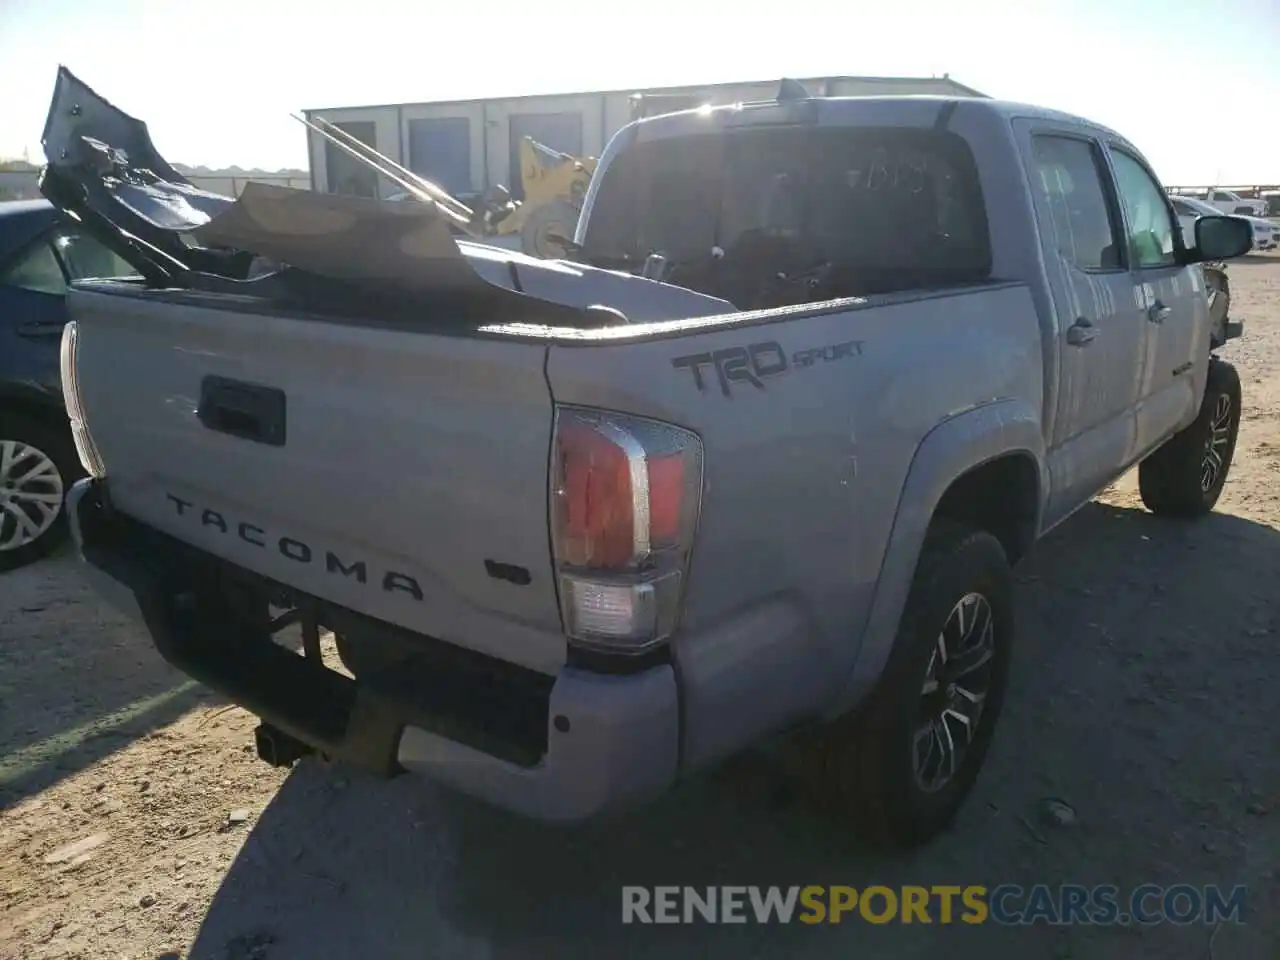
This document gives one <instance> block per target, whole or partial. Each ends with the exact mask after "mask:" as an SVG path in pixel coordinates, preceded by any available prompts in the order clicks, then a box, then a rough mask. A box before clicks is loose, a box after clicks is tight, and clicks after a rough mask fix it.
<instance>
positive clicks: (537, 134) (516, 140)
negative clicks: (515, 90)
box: [507, 110, 582, 200]
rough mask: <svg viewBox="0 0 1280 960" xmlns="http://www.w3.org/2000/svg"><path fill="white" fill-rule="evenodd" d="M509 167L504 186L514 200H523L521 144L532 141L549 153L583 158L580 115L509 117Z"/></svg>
mask: <svg viewBox="0 0 1280 960" xmlns="http://www.w3.org/2000/svg"><path fill="white" fill-rule="evenodd" d="M510 130H511V167H510V174H509V177H510V180H511V182H510V183H508V184H507V186H508V188H509V189H510V190H511V195H512V196H513V197H515V198H516V199H517V200H519V199H521V198H523V197H524V190H523V188H522V187H521V184H520V140H521V138H523V137H533V139H535V140H537V141H538V142H539V143H544V144H546V145H547V146H548V147H550V148H551V149H552V150H559V151H560V152H562V153H571V154H573V155H574V156H575V157H580V156H582V114H581V113H580V112H579V111H577V110H574V111H570V112H568V113H513V114H512V115H511V125H510Z"/></svg>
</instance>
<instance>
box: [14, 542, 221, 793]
mask: <svg viewBox="0 0 1280 960" xmlns="http://www.w3.org/2000/svg"><path fill="white" fill-rule="evenodd" d="M0 587H2V588H3V590H4V594H3V596H4V597H5V601H6V602H5V608H4V609H2V610H0V809H4V808H5V807H7V806H9V805H11V804H13V803H16V802H17V801H18V800H20V799H21V798H22V797H25V796H29V795H31V794H33V793H37V792H39V791H41V790H44V789H45V788H46V787H48V786H50V785H51V784H53V783H56V782H57V781H58V780H60V779H62V778H63V777H65V776H68V775H70V774H72V773H74V772H76V771H78V770H82V769H84V768H85V767H87V766H89V765H91V764H93V763H94V762H96V761H97V760H100V759H101V758H103V757H105V756H107V755H108V754H111V753H113V752H115V751H116V750H119V749H120V748H122V747H124V746H126V745H128V744H129V743H130V742H132V741H133V740H135V739H137V738H138V737H140V736H142V735H144V734H145V733H147V732H148V731H150V730H153V729H155V728H156V727H160V726H163V725H165V724H167V723H171V722H172V721H174V720H176V719H177V718H178V717H180V716H182V714H184V713H186V712H187V711H188V710H190V709H192V708H193V707H195V706H197V705H199V704H201V703H212V702H217V700H216V698H215V697H214V696H213V695H212V694H211V693H209V692H208V691H207V690H205V689H204V688H202V687H199V686H197V685H196V684H195V683H192V682H190V681H189V680H187V678H186V677H184V676H183V675H182V674H180V673H179V672H178V671H176V670H174V669H172V668H171V667H169V665H168V664H166V663H165V662H164V660H162V659H161V657H160V655H159V654H158V653H156V651H155V649H154V648H153V647H152V645H151V642H150V640H149V639H148V637H147V634H146V633H145V631H142V630H139V629H138V626H137V624H135V623H133V622H131V621H129V620H127V619H125V618H124V617H122V616H120V615H118V614H115V613H114V612H113V611H111V610H110V608H108V607H107V606H106V605H105V604H103V603H102V602H101V600H100V599H99V598H97V597H96V596H95V595H94V594H93V593H92V591H91V590H90V588H89V586H88V585H87V584H86V583H84V582H82V581H81V580H80V575H79V572H78V569H77V561H76V559H75V557H74V556H73V555H72V554H71V551H70V550H66V551H63V552H62V553H60V554H59V555H57V556H55V557H51V558H49V559H47V560H44V561H41V562H39V563H36V564H33V565H32V566H29V567H24V568H22V569H19V570H13V571H9V572H8V573H5V574H4V580H3V583H0ZM86 621H88V623H86ZM72 623H74V624H75V627H74V628H69V624H72ZM86 637H91V638H92V641H93V642H85V638H86Z"/></svg>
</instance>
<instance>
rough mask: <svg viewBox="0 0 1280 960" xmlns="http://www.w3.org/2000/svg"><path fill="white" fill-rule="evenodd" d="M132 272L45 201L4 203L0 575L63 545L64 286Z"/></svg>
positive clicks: (70, 470) (68, 474)
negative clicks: (61, 358) (61, 364)
mask: <svg viewBox="0 0 1280 960" xmlns="http://www.w3.org/2000/svg"><path fill="white" fill-rule="evenodd" d="M134 272H135V271H134V270H133V269H132V268H130V267H129V266H128V265H127V264H125V262H124V261H123V260H121V259H120V258H119V257H117V256H116V255H115V254H114V253H112V252H111V251H110V250H108V249H107V248H106V247H104V246H103V245H102V244H100V243H99V242H98V241H96V240H94V239H93V238H92V237H89V236H88V235H86V234H85V233H83V232H82V231H81V230H80V229H79V228H78V226H77V224H76V223H75V221H73V220H70V219H68V218H67V217H66V216H65V215H63V214H62V213H60V212H59V211H58V210H56V209H55V208H54V207H53V206H52V205H51V204H49V203H48V202H47V201H44V200H18V201H10V202H6V203H0V570H9V569H12V568H14V567H18V566H22V565H23V564H26V563H30V562H31V561H33V560H35V559H37V558H38V557H41V556H44V555H45V554H46V553H48V552H49V551H50V550H52V549H53V548H54V547H56V546H57V545H58V544H59V543H60V542H61V540H62V539H63V537H64V536H65V535H66V524H65V522H64V518H63V511H62V497H63V491H65V490H66V489H67V488H68V487H70V485H71V483H72V482H73V481H74V480H76V479H78V478H79V477H80V475H81V470H80V464H79V459H78V457H77V456H76V452H75V444H74V443H73V442H72V439H71V429H70V427H69V425H68V423H67V414H66V411H65V409H64V407H63V404H62V388H61V384H60V378H59V372H58V357H59V345H60V340H61V337H62V328H63V326H64V324H66V322H67V319H68V317H67V298H66V294H67V287H68V284H69V283H70V282H71V281H72V280H80V279H85V278H88V277H113V276H114V277H118V276H123V275H128V274H132V273H134Z"/></svg>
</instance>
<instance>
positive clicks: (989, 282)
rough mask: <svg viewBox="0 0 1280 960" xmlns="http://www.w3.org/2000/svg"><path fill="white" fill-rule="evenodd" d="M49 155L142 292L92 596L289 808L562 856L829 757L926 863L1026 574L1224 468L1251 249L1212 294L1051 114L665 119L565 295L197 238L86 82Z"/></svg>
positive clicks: (427, 218) (818, 769) (93, 322)
mask: <svg viewBox="0 0 1280 960" xmlns="http://www.w3.org/2000/svg"><path fill="white" fill-rule="evenodd" d="M45 153H46V155H47V156H48V157H49V158H50V160H49V165H48V168H47V170H46V172H45V175H44V181H43V188H44V191H45V193H46V195H47V196H48V197H49V198H50V199H51V200H53V201H54V202H55V203H57V204H59V205H60V206H62V207H63V208H65V209H66V210H67V211H68V212H69V213H70V214H72V215H73V216H76V217H78V218H79V219H80V220H81V221H82V222H83V223H84V225H85V227H86V229H89V230H91V231H93V232H94V233H95V234H96V235H98V236H99V237H100V239H102V240H103V242H105V243H108V244H109V245H111V246H112V248H113V249H115V250H116V251H117V252H118V253H119V254H120V255H121V256H123V257H125V258H126V259H128V260H129V261H130V262H131V263H132V264H133V265H134V266H136V268H137V269H138V271H139V273H140V274H141V277H142V279H136V280H132V281H129V280H121V281H93V282H86V283H82V284H79V285H77V286H76V288H75V289H74V290H73V292H72V293H71V299H70V309H71V315H72V322H71V323H70V324H69V325H68V327H67V329H66V334H65V337H64V341H63V365H64V366H63V381H64V388H65V393H66V400H67V407H68V410H69V415H70V418H71V421H72V427H73V431H74V435H75V437H76V442H77V444H78V448H79V453H80V457H81V459H82V461H83V465H84V467H85V469H86V470H87V471H88V472H89V474H90V475H91V476H90V477H89V478H87V479H86V480H84V481H82V482H81V483H79V484H77V485H76V486H75V487H74V489H73V491H72V493H71V495H70V498H69V507H68V509H69V514H70V517H71V520H72V526H73V532H74V535H75V537H76V540H77V543H78V545H79V549H80V551H81V554H82V556H83V559H84V561H85V569H86V571H87V572H88V573H89V574H91V575H92V576H93V577H94V578H95V580H96V581H98V583H99V584H100V588H101V589H102V590H103V591H104V592H106V593H107V594H108V595H109V596H111V597H113V598H114V599H115V601H116V602H118V603H120V604H121V605H122V606H123V607H124V608H125V609H128V610H130V611H132V612H133V613H134V614H136V615H137V616H138V617H139V618H140V619H141V621H142V622H143V623H145V625H146V627H147V629H148V630H149V631H150V633H151V636H152V637H153V639H154V642H155V645H156V646H157V648H158V649H159V651H160V652H161V653H162V654H163V655H164V656H165V657H166V658H167V659H168V660H169V661H171V662H172V663H174V664H176V665H177V666H178V667H179V668H181V669H182V670H184V671H186V672H187V673H189V674H190V675H192V676H194V677H196V678H198V679H200V680H201V681H203V682H204V683H206V684H208V685H209V686H211V687H213V688H215V689H217V690H219V691H221V692H222V693H224V694H225V695H226V696H228V697H229V698H230V699H232V700H233V701H235V702H236V703H239V704H242V705H243V706H245V707H246V708H248V709H249V710H251V711H253V712H254V713H256V714H258V715H260V717H261V718H262V726H261V727H259V729H258V732H257V741H258V748H259V752H260V754H261V755H262V756H263V757H264V759H267V760H269V761H270V762H273V763H278V764H286V763H290V762H292V761H293V760H295V759H296V758H298V757H300V756H302V755H304V754H306V753H308V752H318V753H322V754H324V755H327V756H329V757H331V758H336V759H339V760H343V761H348V762H352V763H355V764H360V765H363V766H364V767H367V768H369V769H372V770H375V771H378V772H380V773H383V774H387V775H390V774H393V773H400V772H405V771H407V772H409V773H413V774H420V775H423V776H424V777H427V778H429V779H431V780H433V781H436V782H439V783H443V784H447V785H449V786H450V787H453V788H456V789H457V790H460V791H463V792H465V793H468V794H471V795H473V796H475V797H479V798H483V799H484V800H486V801H489V802H492V803H494V804H497V805H499V806H501V807H505V808H507V809H510V810H513V811H517V812H519V813H521V814H524V815H528V816H531V817H537V818H542V819H547V820H554V821H577V820H582V819H586V818H589V817H594V816H598V815H602V814H609V813H614V812H616V811H620V810H624V809H627V808H631V807H634V806H636V805H638V804H641V803H644V802H645V801H648V800H651V799H653V798H655V797H657V796H658V795H659V794H661V793H662V792H663V791H665V790H667V789H668V788H669V787H671V786H672V785H673V784H674V783H676V782H677V781H679V780H680V779H681V778H684V777H687V776H689V775H691V774H694V773H695V772H697V771H700V770H703V769H705V768H707V767H709V766H710V765H712V764H715V763H716V762H718V761H720V760H722V759H724V758H726V757H728V756H730V755H733V754H735V753H737V752H740V751H742V750H744V749H746V748H749V747H751V746H752V745H756V744H759V743H761V742H763V741H765V740H766V739H767V738H772V737H774V736H775V735H779V734H788V733H792V732H796V731H806V733H805V737H804V739H805V740H806V742H807V744H808V745H809V746H814V745H816V746H815V747H814V754H813V755H814V756H816V758H817V760H816V762H813V763H809V764H806V768H807V769H809V770H810V771H811V772H812V773H813V775H814V778H815V782H816V783H817V784H818V785H819V787H820V788H821V789H822V790H823V791H824V792H825V794H826V796H828V797H829V798H832V799H834V800H835V801H836V803H837V807H838V808H839V809H842V810H843V811H844V812H845V813H846V814H847V816H848V817H849V820H850V821H851V822H852V823H855V824H856V825H857V826H858V827H860V828H861V829H863V830H865V831H866V832H867V833H868V835H870V836H872V837H878V838H882V839H884V840H887V841H890V842H893V843H897V844H903V845H909V844H914V843H920V842H923V841H925V840H926V839H928V838H929V837H931V836H933V835H934V834H936V833H937V832H938V831H939V830H941V829H942V828H943V827H944V826H945V825H946V824H947V823H948V822H949V820H950V819H951V817H952V816H953V814H954V813H955V811H956V810H957V808H958V807H959V806H960V804H961V803H962V802H963V800H964V798H965V796H966V795H967V794H968V792H969V791H970V788H971V787H972V785H973V783H974V780H975V777H976V776H977V774H978V771H979V769H980V766H981V764H982V762H983V758H984V756H985V754H986V752H987V747H988V744H989V743H990V741H991V737H992V733H993V730H994V728H995V726H996V720H997V716H998V714H999V713H1000V708H1001V702H1002V700H1003V699H1004V695H1005V689H1006V684H1007V683H1008V677H1009V664H1010V657H1011V656H1012V654H1013V652H1014V649H1015V647H1016V637H1015V629H1014V618H1013V599H1012V592H1013V584H1012V578H1011V574H1010V568H1011V565H1013V564H1015V563H1017V562H1018V561H1019V560H1020V559H1021V558H1022V557H1023V556H1024V555H1025V554H1026V553H1027V551H1028V550H1029V549H1030V548H1031V546H1032V544H1033V543H1034V542H1035V541H1036V540H1037V539H1038V538H1039V537H1040V536H1042V535H1043V534H1044V533H1045V532H1046V531H1048V530H1051V529H1053V528H1054V527H1055V526H1056V525H1058V524H1059V523H1061V522H1062V521H1063V520H1065V519H1066V518H1067V517H1068V516H1070V515H1071V514H1072V512H1073V511H1075V510H1076V509H1077V508H1078V507H1080V506H1081V505H1082V504H1084V503H1086V502H1087V501H1088V500H1089V499H1090V498H1091V497H1092V496H1093V495H1094V494H1095V493H1097V492H1098V491H1099V490H1100V489H1102V488H1103V487H1105V486H1106V485H1107V484H1108V483H1110V482H1111V481H1112V480H1114V479H1116V478H1117V477H1118V476H1120V475H1121V474H1122V473H1124V472H1125V471H1126V470H1128V469H1129V468H1130V467H1131V466H1133V465H1134V464H1140V467H1139V471H1140V472H1139V477H1140V481H1141V492H1142V497H1143V500H1144V502H1145V503H1146V504H1147V506H1148V507H1149V508H1150V509H1151V510H1153V511H1154V512H1156V513H1158V514H1163V515H1167V516H1170V517H1194V516H1197V515H1201V514H1204V513H1206V512H1207V511H1209V510H1211V509H1212V508H1213V506H1214V504H1215V503H1216V501H1217V500H1218V497H1219V494H1220V493H1221V491H1222V488H1223V484H1224V483H1225V481H1226V478H1227V472H1228V470H1229V468H1230V465H1231V459H1232V453H1233V449H1234V446H1235V442H1236V431H1237V427H1238V424H1239V421H1240V385H1239V379H1238V377H1237V375H1236V373H1235V371H1234V369H1233V368H1232V367H1231V366H1230V365H1229V364H1227V363H1225V362H1222V361H1220V360H1218V359H1215V358H1214V357H1212V356H1211V352H1212V351H1213V350H1214V349H1215V348H1216V347H1220V346H1221V345H1222V343H1223V341H1224V339H1225V337H1226V336H1227V334H1228V331H1225V330H1216V331H1215V330H1213V329H1211V322H1210V315H1209V311H1208V305H1207V298H1206V290H1205V283H1204V278H1203V275H1202V271H1201V268H1200V264H1201V263H1202V262H1204V261H1207V260H1217V259H1224V258H1229V257H1233V256H1236V255H1239V254H1241V253H1243V252H1245V251H1246V250H1247V249H1248V247H1249V244H1250V242H1251V231H1250V228H1249V225H1248V223H1247V222H1245V221H1243V220H1238V219H1235V218H1232V217H1202V218H1201V219H1200V220H1199V221H1197V223H1196V228H1195V246H1194V247H1190V248H1189V247H1187V246H1186V245H1185V243H1184V240H1183V237H1182V233H1181V231H1180V230H1179V229H1178V225H1177V220H1176V219H1175V217H1174V215H1173V211H1172V209H1171V208H1170V205H1169V201H1168V199H1167V198H1166V196H1165V192H1164V190H1163V189H1162V188H1161V185H1160V183H1159V181H1158V180H1157V179H1156V177H1155V176H1154V175H1153V174H1152V173H1151V171H1150V168H1149V167H1148V165H1147V163H1146V162H1145V161H1144V159H1143V157H1142V155H1141V154H1140V153H1139V152H1138V151H1137V149H1136V148H1135V147H1133V146H1132V145H1131V144H1129V143H1128V142H1126V141H1125V140H1124V139H1123V138H1122V137H1121V136H1119V135H1118V134H1116V133H1114V132H1112V131H1110V130H1107V129H1104V128H1102V127H1100V126H1097V125H1095V124H1092V123H1089V122H1087V121H1085V120H1081V119H1079V118H1076V117H1072V116H1067V115H1064V114H1061V113H1056V112H1052V111H1049V110H1044V109H1038V108H1033V107H1027V106H1020V105H1017V104H1011V103H1004V102H998V101H992V100H985V99H972V100H952V99H940V98H920V97H907V98H895V97H874V98H855V99H812V98H809V97H808V96H807V95H805V94H804V93H803V91H799V90H797V89H796V87H795V86H794V85H792V84H788V83H784V84H783V87H782V90H781V92H780V94H779V97H778V98H777V99H776V100H773V101H768V102H759V103H744V104H739V105H736V106H728V107H721V108H716V109H709V110H694V111H687V112H682V113H676V114H671V115H665V116H657V117H651V118H647V119H643V120H640V121H637V122H634V123H632V124H630V125H629V126H627V127H625V128H624V129H622V130H621V131H620V132H619V133H618V134H617V135H616V136H615V137H614V138H613V139H612V141H611V142H610V143H609V145H608V148H607V150H606V151H605V152H604V155H603V157H602V159H601V162H600V166H599V168H598V171H597V173H596V175H595V176H594V177H593V178H592V183H591V186H590V189H589V192H588V195H587V197H586V200H585V204H584V208H583V211H582V215H581V220H580V222H579V224H578V226H577V230H576V234H575V236H574V238H573V241H572V243H571V245H570V249H571V250H572V256H571V257H570V258H569V259H568V260H564V261H538V260H534V259H531V258H528V257H523V256H521V255H519V254H516V253H513V252H510V251H503V250H495V249H492V248H487V247H484V246H483V245H480V244H473V243H469V242H467V241H465V240H455V239H454V237H453V236H452V235H451V233H450V230H449V227H448V223H447V221H448V216H447V212H446V211H445V210H444V209H443V208H442V207H441V206H440V205H438V204H434V203H431V202H425V203H421V204H418V203H414V204H394V203H380V202H378V201H374V200H364V199H357V198H351V197H336V196H326V195H320V194H315V193H309V192H302V191H287V190H279V189H271V188H266V187H254V186H251V187H250V188H248V189H247V190H246V191H245V193H244V194H243V196H241V197H240V199H238V200H236V201H234V202H233V201H230V200H228V199H227V198H222V197H216V196H213V195H210V194H205V193H202V192H200V191H198V190H196V189H194V188H193V187H192V186H191V185H190V184H189V183H187V182H186V181H184V180H183V179H182V178H181V177H180V176H179V175H178V174H177V173H176V172H175V171H174V170H173V169H172V168H171V167H170V166H169V165H168V164H167V163H165V162H164V160H163V159H162V158H161V157H159V156H158V155H157V153H156V151H155V149H154V147H153V146H152V143H151V140H150V138H149V136H148V133H147V129H146V127H145V126H144V125H143V124H141V123H140V122H138V121H136V120H134V119H132V118H130V117H128V116H126V115H125V114H123V113H122V112H121V111H119V110H118V109H116V108H114V107H112V106H111V105H110V104H108V103H107V102H106V101H104V100H103V99H102V98H101V97H99V96H97V95H96V94H94V93H93V91H91V90H89V89H88V88H87V87H85V86H84V85H83V84H81V83H80V82H79V81H77V80H76V79H75V78H74V77H73V76H72V75H70V74H69V73H67V72H65V71H64V72H62V73H61V74H60V76H59V79H58V84H57V90H56V93H55V96H54V99H53V103H52V107H51V111H50V114H49V119H48V125H47V128H46V131H45ZM1229 332H1230V333H1231V334H1235V333H1238V332H1239V331H1238V329H1233V330H1231V331H1229ZM299 623H300V624H301V628H302V638H303V639H302V643H301V648H302V649H301V655H299V652H298V651H297V650H296V649H293V648H291V647H289V646H287V645H286V644H284V643H276V642H273V636H274V635H275V634H277V633H279V632H280V631H281V630H282V629H283V628H284V627H285V626H287V625H291V624H299ZM321 629H327V630H331V631H333V632H334V634H335V636H336V639H337V646H338V651H339V653H340V656H341V659H342V661H343V662H344V664H345V666H346V668H347V671H345V672H339V671H338V670H336V669H329V668H327V667H326V666H325V665H324V664H323V663H322V662H321V660H320V657H319V652H320V645H319V634H320V631H321ZM347 673H350V674H351V675H353V676H354V679H352V678H351V677H350V676H348V675H347ZM805 756H806V757H808V756H810V754H809V753H808V752H807V751H806V753H805Z"/></svg>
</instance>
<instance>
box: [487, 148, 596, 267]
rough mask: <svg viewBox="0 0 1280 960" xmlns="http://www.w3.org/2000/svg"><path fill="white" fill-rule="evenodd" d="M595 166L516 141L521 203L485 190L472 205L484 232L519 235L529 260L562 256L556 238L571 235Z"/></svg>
mask: <svg viewBox="0 0 1280 960" xmlns="http://www.w3.org/2000/svg"><path fill="white" fill-rule="evenodd" d="M597 162H598V161H597V159H596V158H595V157H575V156H572V155H570V154H567V153H561V152H560V151H559V150H553V149H551V147H548V146H547V145H546V144H543V143H539V142H538V141H537V140H534V139H533V138H532V137H525V138H524V139H522V140H521V141H520V183H521V185H522V186H523V187H524V199H523V200H521V201H516V200H512V199H511V194H510V193H509V192H508V191H507V190H506V188H505V187H493V188H491V189H489V190H488V191H486V192H485V194H484V195H483V197H481V200H480V203H479V204H478V205H477V207H476V218H477V221H478V224H479V225H480V226H481V229H482V232H483V234H484V235H485V236H495V237H509V236H514V235H517V234H518V235H519V237H520V249H521V250H522V251H524V252H525V253H527V254H529V255H530V256H535V257H548V258H555V257H563V256H564V255H565V253H566V252H567V251H566V250H565V249H564V245H563V243H562V242H561V238H567V237H572V236H573V230H574V227H575V226H576V225H577V223H578V214H579V213H580V212H581V210H582V200H583V197H585V196H586V193H587V184H588V183H590V182H591V175H592V174H593V173H595V170H596V164H597Z"/></svg>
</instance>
